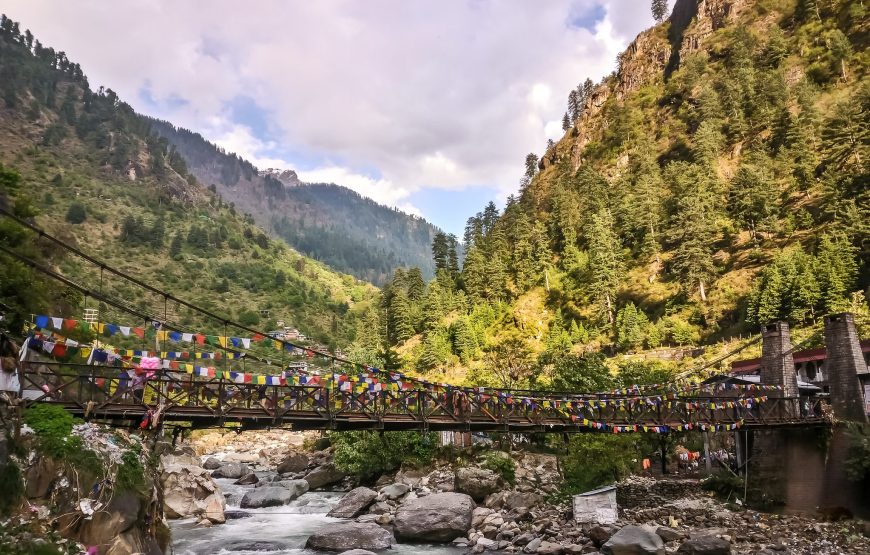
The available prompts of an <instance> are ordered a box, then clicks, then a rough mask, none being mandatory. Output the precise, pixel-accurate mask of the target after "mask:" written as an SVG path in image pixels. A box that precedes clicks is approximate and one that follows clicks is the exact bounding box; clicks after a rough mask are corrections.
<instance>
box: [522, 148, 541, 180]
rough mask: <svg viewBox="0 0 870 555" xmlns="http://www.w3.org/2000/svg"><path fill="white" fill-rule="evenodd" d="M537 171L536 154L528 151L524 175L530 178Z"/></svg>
mask: <svg viewBox="0 0 870 555" xmlns="http://www.w3.org/2000/svg"><path fill="white" fill-rule="evenodd" d="M536 173H538V155H537V154H535V153H534V152H530V153H528V154H527V155H526V173H525V177H526V178H528V179H531V178H533V177H535V174H536Z"/></svg>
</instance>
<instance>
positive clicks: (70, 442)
mask: <svg viewBox="0 0 870 555" xmlns="http://www.w3.org/2000/svg"><path fill="white" fill-rule="evenodd" d="M24 423H25V424H27V425H28V426H30V427H31V428H33V431H34V432H35V433H36V438H37V447H38V448H39V450H40V451H41V452H42V453H43V454H44V455H46V456H48V457H51V458H53V459H56V460H58V461H61V462H65V463H68V464H70V465H71V466H74V467H76V468H82V469H90V470H92V471H95V470H97V469H99V468H100V467H101V466H102V465H101V463H100V461H99V458H98V457H97V455H96V453H94V452H93V451H90V450H89V449H86V448H85V446H84V444H83V443H82V438H80V437H79V436H75V435H71V434H72V428H73V424H75V419H74V418H73V417H72V415H70V414H69V413H68V412H66V411H65V410H63V409H62V408H61V407H56V406H53V405H35V406H33V407H30V408H29V409H27V410H26V411H25V412H24Z"/></svg>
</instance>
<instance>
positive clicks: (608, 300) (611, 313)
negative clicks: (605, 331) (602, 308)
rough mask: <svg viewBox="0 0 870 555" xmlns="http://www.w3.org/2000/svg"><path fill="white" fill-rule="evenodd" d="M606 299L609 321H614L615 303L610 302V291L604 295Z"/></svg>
mask: <svg viewBox="0 0 870 555" xmlns="http://www.w3.org/2000/svg"><path fill="white" fill-rule="evenodd" d="M604 300H605V301H606V302H607V322H608V323H610V324H612V323H613V305H611V304H610V293H607V294H606V295H604Z"/></svg>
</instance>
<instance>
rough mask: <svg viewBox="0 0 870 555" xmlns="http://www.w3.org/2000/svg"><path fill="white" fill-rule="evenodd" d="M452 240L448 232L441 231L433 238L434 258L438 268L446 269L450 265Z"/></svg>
mask: <svg viewBox="0 0 870 555" xmlns="http://www.w3.org/2000/svg"><path fill="white" fill-rule="evenodd" d="M449 245H450V242H449V240H448V238H447V234H446V233H444V232H443V231H439V232H438V233H436V234H435V238H434V239H433V240H432V260H434V261H435V269H436V270H446V269H448V266H449V254H450V253H449V251H450V246H449Z"/></svg>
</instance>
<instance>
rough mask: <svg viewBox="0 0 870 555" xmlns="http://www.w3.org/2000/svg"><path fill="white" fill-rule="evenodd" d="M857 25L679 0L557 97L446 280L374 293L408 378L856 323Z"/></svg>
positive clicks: (869, 244) (860, 205)
mask: <svg viewBox="0 0 870 555" xmlns="http://www.w3.org/2000/svg"><path fill="white" fill-rule="evenodd" d="M868 32H870V22H868V7H867V6H866V5H865V4H862V3H860V2H846V1H836V0H835V1H833V2H824V3H822V2H818V3H816V2H809V1H807V0H801V1H800V2H796V1H787V0H777V1H773V0H758V1H749V0H707V1H705V2H698V1H697V0H679V1H678V2H677V4H676V6H675V9H674V14H673V15H672V17H671V18H670V20H668V21H665V22H664V23H662V24H660V25H657V26H656V27H654V28H652V29H649V30H648V31H645V32H643V33H641V34H640V35H639V36H638V37H637V39H636V40H635V41H634V42H633V43H632V44H631V45H630V46H629V47H628V49H627V50H626V51H625V52H624V53H623V54H622V55H621V56H620V57H619V60H618V62H619V63H618V69H617V70H616V71H615V72H614V73H613V74H612V75H610V76H608V77H607V78H606V79H604V80H603V81H602V82H601V83H599V84H598V85H593V84H592V83H591V82H587V83H585V84H583V85H581V86H580V87H578V89H577V90H576V91H572V93H571V95H570V99H569V100H570V103H569V104H570V105H569V113H567V114H566V116H565V120H564V127H565V131H566V133H565V136H564V137H563V138H562V139H561V140H560V141H558V142H556V143H553V144H551V145H549V146H548V148H547V149H546V151H545V152H544V153H543V154H542V155H541V156H540V157H538V156H537V155H535V154H530V155H529V157H528V158H527V161H526V162H527V172H526V175H525V177H524V178H523V185H522V188H521V191H520V194H519V195H518V196H517V197H513V198H511V199H510V200H509V202H508V204H507V207H506V209H505V211H504V213H503V214H498V213H497V211H496V210H495V207H494V206H490V207H488V208H487V209H486V210H484V211H483V212H482V213H481V214H479V215H478V216H476V217H474V218H472V219H470V220H469V223H468V228H467V233H466V237H465V239H466V243H467V248H468V250H467V254H466V258H465V263H464V267H463V269H462V273H461V275H458V276H453V277H451V276H449V275H446V274H445V275H444V276H443V279H440V280H438V281H437V282H435V283H434V284H430V285H429V287H428V288H427V289H426V291H425V293H421V294H412V293H411V290H410V289H409V284H408V279H407V277H406V276H405V275H404V274H402V275H400V276H399V278H398V279H395V280H393V282H392V283H391V284H389V286H388V290H395V291H398V293H397V294H396V295H393V297H391V298H387V297H385V299H386V300H385V302H384V303H383V309H384V312H383V317H384V318H386V321H387V329H388V330H389V333H388V337H387V340H388V341H389V342H390V343H391V344H393V345H395V346H397V348H398V349H399V351H400V353H402V354H404V356H405V358H406V360H407V361H408V363H409V364H413V365H415V366H416V367H417V368H418V369H420V370H421V371H432V370H438V369H440V370H446V371H448V372H452V371H453V370H459V371H460V372H459V373H458V374H457V376H459V377H461V376H462V372H465V371H467V370H469V369H470V370H471V371H472V374H471V376H472V377H473V378H474V379H489V380H496V379H497V378H498V377H499V376H501V377H502V378H505V376H507V377H508V378H509V379H507V378H505V379H503V380H501V381H507V382H509V383H526V384H528V383H530V382H534V381H535V380H538V381H539V382H540V380H543V381H547V380H552V379H554V378H553V376H554V374H553V372H556V371H557V369H558V361H559V360H561V359H562V358H561V357H563V356H565V355H566V354H568V353H572V352H573V353H581V352H588V351H598V350H603V351H605V352H607V353H614V352H622V353H630V352H637V351H642V350H645V349H657V348H662V347H678V346H680V345H700V344H712V343H715V342H717V341H719V340H722V339H727V338H729V337H737V336H738V335H739V334H743V335H744V336H745V335H746V334H747V333H752V332H754V330H757V329H758V326H759V325H760V324H761V323H765V322H768V321H771V320H773V319H777V318H785V319H788V320H790V321H792V322H793V323H794V324H795V325H797V326H813V325H815V324H816V323H818V322H819V319H820V317H821V316H822V315H823V314H825V313H829V312H832V311H839V310H853V311H858V312H863V313H865V314H866V311H867V304H866V300H865V296H864V293H865V292H866V288H867V286H868V283H870V263H868V262H870V226H868V222H870V186H868V184H870V79H868V77H867V66H868V62H870V58H868V52H867V46H868ZM396 298H398V299H399V300H394V299H396ZM506 361H509V362H506ZM553 361H557V362H556V363H554V362H553Z"/></svg>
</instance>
